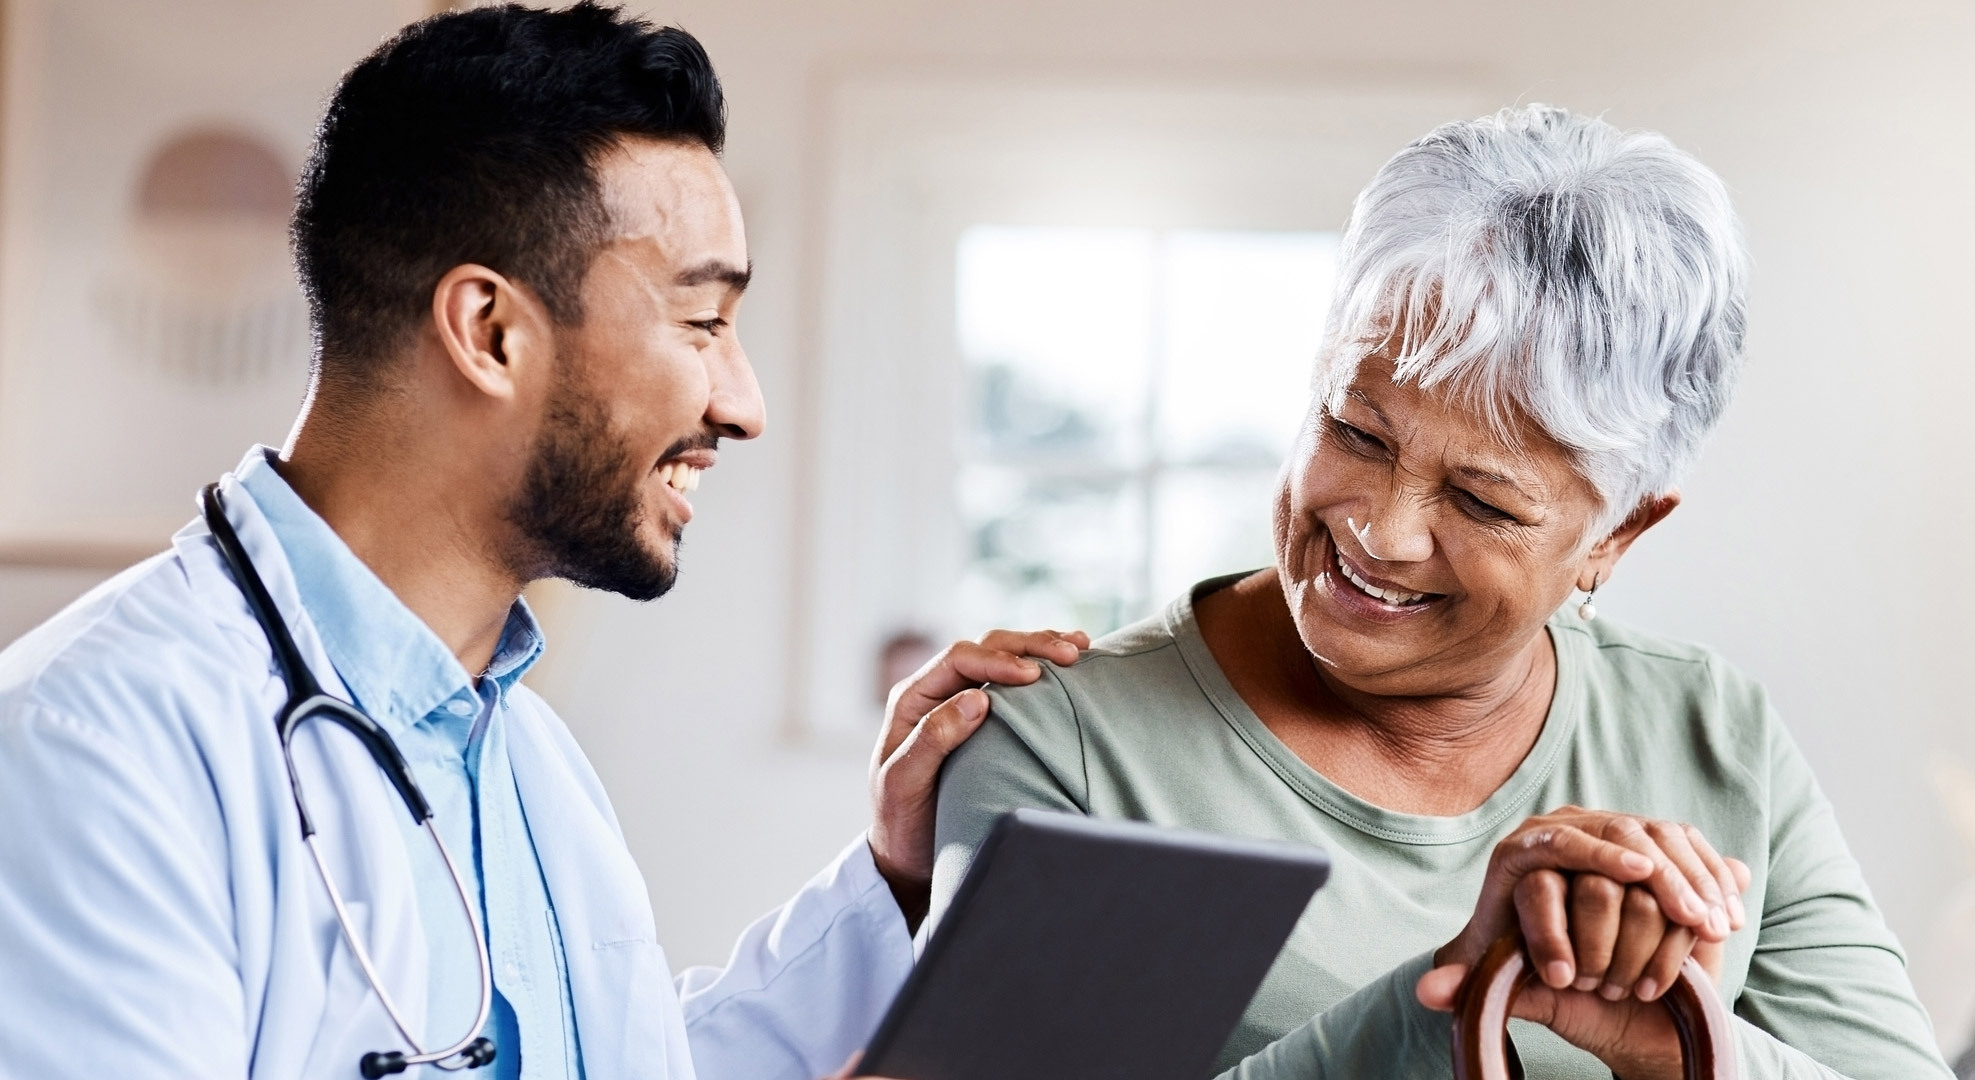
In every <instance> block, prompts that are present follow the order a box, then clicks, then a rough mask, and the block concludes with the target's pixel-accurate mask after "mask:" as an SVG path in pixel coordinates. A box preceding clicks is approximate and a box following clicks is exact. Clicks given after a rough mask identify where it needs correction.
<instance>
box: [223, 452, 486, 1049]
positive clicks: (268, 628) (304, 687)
mask: <svg viewBox="0 0 1975 1080" xmlns="http://www.w3.org/2000/svg"><path fill="white" fill-rule="evenodd" d="M199 501H200V506H201V508H202V509H203V510H204V512H205V516H206V527H207V528H208V529H211V530H212V534H213V539H214V540H215V541H217V542H218V543H219V553H220V554H221V555H222V556H224V557H225V559H226V565H227V566H229V567H231V568H232V570H233V577H234V579H235V580H237V581H238V582H239V584H240V591H241V592H242V593H243V594H245V595H246V597H247V606H248V607H249V608H252V609H253V612H254V619H255V620H256V621H258V622H259V623H260V624H261V629H262V630H263V631H265V632H266V634H267V640H268V643H269V644H270V645H272V646H274V659H275V661H276V662H277V663H278V664H280V665H281V677H282V679H283V680H284V681H285V682H286V684H287V686H288V703H287V704H285V705H283V706H282V707H281V712H280V713H279V714H277V716H276V717H275V730H277V731H278V732H280V734H281V756H282V758H283V759H285V760H286V761H287V763H288V787H289V790H290V791H292V792H293V793H294V796H295V813H296V814H297V815H298V816H299V817H300V818H301V819H302V842H303V843H305V844H307V845H308V847H309V855H310V856H311V857H312V858H314V859H315V869H316V873H317V874H318V875H320V876H321V878H322V887H323V888H324V889H327V890H328V891H329V906H330V907H332V908H335V909H336V924H337V925H338V926H341V927H342V928H343V940H344V941H346V942H348V943H349V945H350V951H351V952H352V953H354V954H355V955H356V958H357V965H358V966H359V967H361V968H363V977H364V979H365V980H366V981H368V982H369V983H370V988H371V990H373V991H375V992H376V994H377V999H378V1000H379V1001H381V1002H383V1003H384V1011H385V1012H386V1013H389V1014H390V1016H391V1023H393V1024H395V1025H397V1028H398V1034H400V1035H402V1036H404V1040H405V1043H406V1044H407V1045H408V1046H410V1047H411V1053H409V1054H407V1053H405V1052H404V1051H402V1050H373V1051H371V1052H370V1053H368V1054H365V1055H364V1056H363V1058H362V1059H361V1060H359V1061H358V1062H357V1070H358V1071H359V1072H361V1073H362V1074H363V1076H364V1080H379V1078H380V1077H384V1076H389V1075H391V1074H393V1073H401V1072H404V1071H405V1070H406V1069H408V1068H410V1067H411V1066H413V1065H437V1066H438V1067H440V1068H441V1069H448V1070H452V1069H477V1068H479V1067H480V1066H482V1065H485V1064H487V1063H488V1062H490V1061H492V1060H494V1042H493V1040H492V1039H489V1038H486V1037H485V1036H483V1035H480V1034H479V1032H480V1030H481V1028H483V1027H485V1026H486V1024H487V1014H488V1013H489V1012H491V1011H492V1009H493V1002H494V972H493V960H492V958H491V957H489V956H488V955H487V941H486V939H485V938H483V937H481V936H480V916H479V913H478V912H476V911H475V910H474V904H473V899H472V898H471V897H469V896H468V895H467V893H466V883H465V882H463V881H461V880H460V876H459V867H457V866H455V865H453V857H452V854H451V853H450V852H448V851H447V850H446V844H445V841H443V840H440V839H439V830H438V829H437V828H435V827H434V826H433V824H432V807H431V805H430V804H428V803H427V802H426V801H425V794H424V793H423V792H421V791H419V790H418V784H417V783H416V782H415V781H413V780H412V778H411V769H409V768H408V767H406V765H405V759H404V755H402V754H400V753H399V752H398V745H397V744H396V743H394V742H392V741H391V736H390V735H388V734H386V733H385V731H384V729H383V728H381V727H379V726H378V725H377V721H375V720H372V719H371V718H370V717H368V716H365V715H364V713H363V710H361V709H359V708H357V707H356V706H355V705H353V704H351V703H349V702H347V701H344V700H342V699H341V698H338V697H335V696H333V695H331V694H329V693H327V692H325V691H324V690H323V689H322V684H320V683H318V682H316V679H315V674H314V673H313V672H311V671H310V670H309V666H308V664H306V663H304V662H303V660H302V652H301V650H300V649H297V648H296V647H295V639H294V638H293V637H291V636H290V635H289V633H288V624H287V622H285V621H284V620H283V619H282V618H281V613H280V612H279V611H277V610H275V607H274V600H273V598H272V597H270V596H269V595H268V591H267V586H266V585H265V584H263V583H262V581H261V576H260V574H258V573H256V572H255V570H254V563H253V560H251V559H249V558H248V557H247V551H246V549H245V548H243V547H241V546H240V535H239V534H238V533H236V532H234V531H233V523H232V522H230V521H228V520H227V519H226V508H225V506H224V505H223V504H222V503H221V502H220V495H219V485H218V484H207V485H206V488H205V490H204V491H202V492H200V495H199ZM315 719H322V720H328V721H330V722H331V723H334V724H336V725H337V726H339V727H341V728H342V729H343V730H344V731H347V732H349V733H350V734H352V735H354V736H356V738H357V741H358V742H360V743H362V744H363V745H364V749H366V750H369V751H370V756H371V758H373V759H374V760H375V761H376V762H377V767H378V768H379V769H382V770H384V775H385V777H386V778H388V779H389V780H390V781H391V786H392V787H395V788H397V789H398V795H399V796H400V797H402V798H403V799H404V801H405V809H407V810H410V811H411V817H412V820H413V821H415V822H417V823H418V824H420V825H423V826H425V834H426V835H427V836H430V837H431V838H432V843H433V844H435V845H436V846H437V847H438V848H439V858H440V860H442V861H443V862H444V863H445V864H446V872H447V873H449V874H451V875H452V878H453V888H454V889H455V890H456V891H457V892H458V893H459V902H460V907H461V908H462V909H463V910H465V912H466V921H467V925H469V926H471V927H472V928H473V945H474V955H475V957H476V958H477V959H478V960H479V961H480V1011H479V1012H478V1013H477V1014H476V1015H475V1016H474V1018H473V1026H472V1027H471V1028H468V1029H467V1033H466V1035H465V1036H463V1037H462V1038H461V1039H460V1040H459V1041H458V1042H456V1043H454V1044H452V1045H451V1046H448V1047H446V1048H445V1049H444V1050H431V1051H428V1050H424V1049H422V1048H421V1047H420V1046H419V1044H418V1039H417V1038H416V1037H414V1036H413V1035H412V1033H411V1031H410V1029H408V1028H407V1027H406V1026H405V1022H404V1020H403V1019H402V1018H401V1017H399V1015H398V1006H397V1004H396V1003H395V1002H393V1001H392V1000H391V995H390V994H389V993H388V992H386V991H385V989H384V984H383V982H382V981H380V980H379V979H378V977H377V969H376V968H375V967H373V966H372V965H371V962H370V951H369V950H368V949H365V948H364V946H363V942H361V941H359V940H357V934H356V931H355V930H353V929H351V927H350V914H349V912H348V911H346V910H344V907H343V893H342V890H340V889H338V888H337V887H336V879H335V878H333V877H331V876H330V874H329V864H328V863H326V862H324V861H323V858H322V849H321V848H319V847H317V846H316V842H315V822H314V821H313V820H311V819H310V817H309V806H308V801H307V800H306V799H304V798H303V797H302V778H301V775H300V774H299V773H297V772H296V771H295V754H294V750H293V747H292V745H291V744H292V743H293V740H294V738H295V732H296V730H297V729H299V728H300V727H301V726H302V721H304V720H315Z"/></svg>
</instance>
